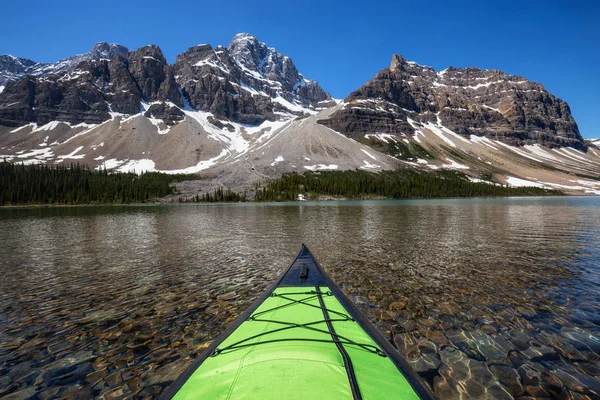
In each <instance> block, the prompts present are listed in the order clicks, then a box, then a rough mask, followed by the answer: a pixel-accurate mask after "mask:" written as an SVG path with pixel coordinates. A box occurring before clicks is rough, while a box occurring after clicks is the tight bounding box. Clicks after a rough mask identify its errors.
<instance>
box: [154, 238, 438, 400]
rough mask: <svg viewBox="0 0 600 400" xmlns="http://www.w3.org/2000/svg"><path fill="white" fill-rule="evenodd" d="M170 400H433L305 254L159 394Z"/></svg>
mask: <svg viewBox="0 0 600 400" xmlns="http://www.w3.org/2000/svg"><path fill="white" fill-rule="evenodd" d="M162 397H163V398H174V399H178V400H179V399H242V398H243V399H272V400H282V399H297V400H300V399H316V398H321V399H331V400H335V399H340V400H341V399H364V400H371V399H433V398H434V397H433V395H432V393H431V391H430V389H429V388H428V387H427V386H426V385H425V384H424V383H423V382H422V381H421V379H420V378H419V376H418V375H417V374H416V373H415V372H414V371H413V370H412V368H411V367H410V366H409V365H408V364H407V362H406V361H405V360H404V359H403V358H402V357H401V356H400V354H398V352H397V351H396V350H395V349H394V347H393V346H392V345H391V344H390V343H389V342H388V341H387V340H386V339H385V338H384V337H383V336H382V335H381V334H380V333H379V332H378V331H377V330H376V329H375V327H374V326H373V325H371V323H370V322H369V321H368V320H367V319H366V318H365V317H364V316H363V315H362V314H361V313H360V311H358V309H357V308H356V307H355V306H354V304H352V302H351V301H350V300H348V298H347V297H346V296H345V295H344V294H343V293H342V292H341V290H340V288H339V287H338V286H337V285H336V284H335V283H334V282H333V281H332V280H331V279H330V278H329V277H328V276H327V274H326V273H325V272H324V271H323V269H322V268H321V266H320V265H319V263H318V262H317V260H315V258H314V257H313V255H312V254H311V252H310V251H309V250H308V248H307V247H306V246H304V245H302V249H301V250H300V253H299V254H298V256H297V257H296V259H295V260H294V262H292V264H291V265H290V266H289V267H288V269H287V270H286V272H285V273H284V274H283V275H282V276H281V277H280V278H279V279H278V280H277V282H276V283H275V284H274V285H273V286H272V287H271V288H269V289H268V290H266V291H265V292H264V293H263V294H262V295H261V297H260V298H259V299H257V300H256V301H255V302H254V303H253V304H252V305H251V306H250V307H249V308H248V309H247V310H246V311H245V312H244V313H243V314H242V315H241V316H240V317H239V318H238V319H237V320H236V321H235V322H234V323H233V325H232V326H231V327H230V328H229V329H227V331H225V332H224V333H223V334H221V335H220V336H219V337H218V338H217V339H216V340H215V341H214V342H213V343H212V344H211V345H210V346H209V347H208V348H207V349H206V350H205V351H204V352H203V353H202V354H201V355H200V357H199V358H198V359H197V360H196V361H195V362H194V364H193V365H191V366H190V367H189V368H188V369H187V370H186V371H185V372H184V373H183V374H182V375H181V376H180V377H179V378H178V379H177V380H176V381H175V382H174V383H173V384H172V385H171V386H170V387H169V388H168V389H167V390H166V392H165V393H164V394H163V396H162Z"/></svg>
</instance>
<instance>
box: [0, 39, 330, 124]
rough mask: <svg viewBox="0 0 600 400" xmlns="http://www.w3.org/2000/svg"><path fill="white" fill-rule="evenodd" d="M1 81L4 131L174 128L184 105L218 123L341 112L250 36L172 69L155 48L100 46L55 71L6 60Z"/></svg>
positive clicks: (197, 51)
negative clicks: (107, 124)
mask: <svg viewBox="0 0 600 400" xmlns="http://www.w3.org/2000/svg"><path fill="white" fill-rule="evenodd" d="M0 78H2V81H1V82H0V83H1V84H2V89H3V90H0V125H5V126H22V125H25V124H28V123H36V124H45V123H47V122H50V121H63V122H68V123H71V124H78V123H87V124H97V123H100V122H103V121H107V120H109V119H110V118H111V117H112V116H114V115H115V114H125V115H132V114H137V113H139V112H140V110H144V111H145V115H146V116H148V117H153V118H157V119H161V120H163V121H164V122H165V123H166V124H168V125H172V124H174V123H176V122H178V121H180V120H181V119H183V112H182V111H181V109H180V108H184V104H185V105H186V106H188V107H191V108H194V109H196V110H201V111H205V112H210V113H212V114H213V115H214V117H216V118H217V119H226V120H230V121H235V122H240V123H245V124H260V123H262V122H263V121H265V120H270V121H275V120H279V119H285V118H289V117H293V116H297V115H303V114H305V113H311V112H316V111H318V110H321V109H323V108H326V107H328V106H330V105H333V104H334V102H333V101H332V99H331V97H330V96H329V94H327V93H325V92H324V91H323V89H321V87H320V86H319V84H318V83H317V82H315V81H311V80H308V79H306V78H305V77H304V76H303V75H302V74H300V73H299V72H298V70H297V69H296V67H295V65H294V63H293V62H292V60H291V59H290V58H289V57H287V56H285V55H283V54H281V53H278V52H277V51H276V50H275V49H273V48H270V47H267V45H266V44H265V43H261V42H259V41H258V39H256V37H254V36H252V35H248V34H239V35H236V36H235V37H234V38H233V40H232V42H231V43H230V45H229V47H227V48H225V47H217V48H216V49H213V48H212V47H211V46H210V45H198V46H194V47H192V48H190V49H189V50H188V51H186V52H185V53H183V54H180V55H178V56H177V58H176V62H175V64H173V65H169V64H168V62H167V60H166V59H165V57H164V56H163V54H162V51H161V49H160V48H159V47H158V46H155V45H150V46H145V47H142V48H140V49H137V50H134V51H128V50H127V49H126V48H125V47H123V46H120V45H116V44H107V43H99V44H97V45H96V46H94V48H93V49H92V51H90V52H89V53H85V54H81V55H78V56H74V57H70V58H67V59H65V60H61V61H59V62H57V63H54V64H41V63H35V62H34V61H31V60H26V59H20V58H18V57H14V56H0ZM4 86H5V87H4Z"/></svg>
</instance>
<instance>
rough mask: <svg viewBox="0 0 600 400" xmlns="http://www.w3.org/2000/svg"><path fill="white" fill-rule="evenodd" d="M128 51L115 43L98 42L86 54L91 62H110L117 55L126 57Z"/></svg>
mask: <svg viewBox="0 0 600 400" xmlns="http://www.w3.org/2000/svg"><path fill="white" fill-rule="evenodd" d="M128 52H129V50H128V49H127V47H125V46H122V45H120V44H116V43H106V42H99V43H96V44H95V45H94V47H93V48H92V50H91V51H90V52H89V53H88V54H89V58H90V59H91V60H102V59H106V60H111V59H112V58H114V57H116V56H117V55H121V56H124V57H125V56H127V53H128Z"/></svg>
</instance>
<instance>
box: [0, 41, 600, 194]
mask: <svg viewBox="0 0 600 400" xmlns="http://www.w3.org/2000/svg"><path fill="white" fill-rule="evenodd" d="M106 46H108V50H111V49H112V50H113V51H114V53H113V54H112V56H113V57H112V58H111V59H107V58H104V57H106V55H104V54H107V53H106V51H108V50H106ZM116 46H117V45H113V46H112V48H111V47H110V45H108V44H104V45H103V46H99V51H97V52H95V53H93V55H91V56H90V55H89V54H92V52H90V53H85V54H88V56H87V57H86V59H84V60H82V61H80V62H79V63H78V64H77V65H76V66H73V64H74V63H73V62H69V63H66V62H63V63H62V66H63V68H64V69H62V70H60V71H59V72H57V73H48V74H43V73H40V74H38V75H33V76H32V75H27V76H25V77H24V78H22V79H21V80H18V81H14V82H10V83H9V84H8V85H7V87H6V89H5V90H4V91H3V92H2V93H0V159H6V160H7V161H12V162H24V163H45V164H60V163H63V162H65V163H69V162H80V163H83V164H87V165H89V166H91V167H93V168H106V169H107V170H116V171H134V172H138V173H141V172H144V171H161V172H167V173H199V172H201V173H202V174H203V176H205V177H210V178H209V180H208V182H209V183H208V185H225V186H226V187H227V188H230V189H234V190H237V189H241V190H246V189H248V188H249V187H251V185H252V183H253V182H255V181H257V180H264V179H270V178H274V177H277V176H279V175H280V174H281V173H285V172H302V171H321V170H339V171H342V170H353V169H361V170H365V171H371V172H377V171H382V170H392V169H396V168H411V169H416V170H419V171H430V170H437V169H450V170H458V171H460V172H463V173H465V174H466V178H465V179H472V180H474V181H480V180H484V181H486V182H489V183H491V184H492V183H493V184H502V185H506V184H509V185H525V184H526V185H532V186H538V187H546V188H554V189H556V188H559V189H561V190H562V189H564V190H568V191H572V192H578V193H600V183H596V181H595V180H594V179H595V178H594V177H596V176H600V159H599V158H598V157H600V150H599V149H598V147H597V144H596V145H595V144H594V143H593V142H591V141H585V140H583V138H582V137H581V135H580V134H579V132H578V128H577V125H576V123H575V121H574V119H573V118H572V116H571V115H570V109H569V107H568V105H567V104H566V103H565V102H563V101H562V100H560V99H558V98H556V97H555V96H553V95H552V94H550V93H549V92H547V91H546V90H545V88H544V87H543V85H541V84H538V83H535V82H530V81H528V80H526V79H525V78H522V77H519V76H515V75H509V74H506V73H504V72H502V71H498V70H481V69H478V68H454V67H449V68H446V69H445V70H442V71H436V70H434V69H433V68H431V67H426V66H421V65H419V64H417V63H415V62H412V61H408V60H405V59H404V58H403V57H402V56H400V55H396V56H394V57H393V58H392V62H391V63H390V66H389V67H388V68H384V69H382V70H381V71H380V72H379V73H378V74H376V75H375V77H374V78H373V79H371V80H370V81H368V82H367V83H365V85H363V86H361V87H360V88H358V89H357V90H355V91H354V92H352V93H351V94H350V95H349V96H348V97H346V99H344V100H343V101H342V102H341V103H338V101H336V100H334V99H332V98H331V96H330V95H329V94H327V93H326V92H325V91H324V90H323V89H322V88H321V87H320V85H319V84H318V83H317V82H315V81H312V80H310V79H308V78H306V77H305V76H304V75H303V74H302V73H301V72H299V71H298V70H297V68H296V66H295V65H294V64H293V61H292V60H291V58H289V57H288V56H286V55H285V54H282V53H279V52H278V51H277V50H276V49H274V48H271V47H269V46H267V45H266V44H265V43H263V42H260V41H259V40H258V39H257V38H256V37H254V36H252V35H250V34H238V35H236V36H234V38H233V39H232V40H231V42H230V43H229V44H228V45H227V47H224V46H216V47H213V46H212V45H209V44H199V45H195V46H192V47H190V48H188V49H187V50H186V51H184V52H182V53H181V54H179V55H177V56H176V58H175V62H174V63H172V64H170V63H169V62H168V61H167V60H166V58H165V57H164V55H163V53H162V50H161V49H160V47H158V46H156V45H147V46H144V47H141V48H139V49H135V50H131V51H129V50H127V52H126V53H125V51H124V50H123V49H124V47H116ZM102 49H105V50H106V51H105V52H104V53H103V52H102ZM93 58H96V59H93ZM73 59H74V58H70V59H68V60H73ZM11 60H12V59H11ZM22 63H24V62H22ZM31 63H33V61H31ZM31 63H25V64H31ZM25 68H27V67H26V66H25ZM57 69H58V68H55V70H57ZM46 70H47V71H52V69H48V68H46ZM42 71H43V70H42ZM548 171H552V172H551V173H550V172H548ZM590 179H592V180H590ZM206 184H207V183H202V184H201V185H200V187H201V188H204V187H205V186H204V185H206ZM189 187H190V188H191V189H190V190H192V191H193V190H204V189H199V188H198V187H195V186H194V185H191V186H189ZM194 188H195V189H194ZM186 190H187V189H186ZM196 194H197V193H193V195H194V196H195V195H196Z"/></svg>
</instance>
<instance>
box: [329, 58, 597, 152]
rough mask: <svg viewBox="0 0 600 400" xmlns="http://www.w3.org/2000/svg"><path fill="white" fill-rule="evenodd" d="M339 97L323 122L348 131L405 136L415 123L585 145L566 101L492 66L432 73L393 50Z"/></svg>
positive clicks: (508, 138)
mask: <svg viewBox="0 0 600 400" xmlns="http://www.w3.org/2000/svg"><path fill="white" fill-rule="evenodd" d="M344 102H345V103H346V106H345V107H344V108H343V109H341V110H339V111H337V112H336V113H334V114H333V115H332V116H331V118H330V119H328V120H324V121H323V123H324V124H327V125H329V126H331V127H332V128H333V129H335V130H337V131H339V132H343V133H345V134H347V135H349V136H359V135H361V134H369V133H372V132H381V133H387V134H396V135H399V134H410V135H412V134H414V132H415V131H416V130H418V129H420V127H421V126H422V124H435V125H436V126H437V127H438V129H441V128H444V129H449V130H451V131H453V132H454V133H456V134H460V135H463V136H464V137H466V138H468V137H470V136H472V135H474V136H485V137H488V138H493V139H499V140H502V141H504V142H505V143H507V144H511V145H527V144H535V143H540V144H543V145H545V146H548V147H553V146H572V147H575V148H579V149H585V148H586V144H585V142H584V140H583V138H582V137H581V135H580V133H579V129H578V127H577V124H576V123H575V120H574V119H573V117H572V116H571V113H570V109H569V106H568V105H567V104H566V103H565V102H563V101H562V100H561V99H559V98H556V97H555V96H553V95H552V94H550V93H548V92H547V91H546V90H545V89H544V87H543V86H542V85H541V84H539V83H535V82H531V81H529V80H527V79H525V78H523V77H520V76H515V75H508V74H506V73H504V72H502V71H499V70H484V69H479V68H453V67H449V68H447V69H445V70H442V71H439V72H438V71H436V70H434V69H433V68H431V67H427V66H422V65H419V64H417V63H415V62H413V61H408V60H406V59H404V58H403V57H402V56H401V55H398V54H396V55H394V56H393V57H392V61H391V63H390V67H389V68H385V69H383V70H381V71H380V72H379V73H378V74H377V75H376V76H375V77H374V78H373V79H372V80H370V81H369V82H367V83H366V84H365V85H363V86H362V87H361V88H359V89H358V90H356V91H354V92H353V93H351V94H350V96H348V98H346V99H345V101H344Z"/></svg>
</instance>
